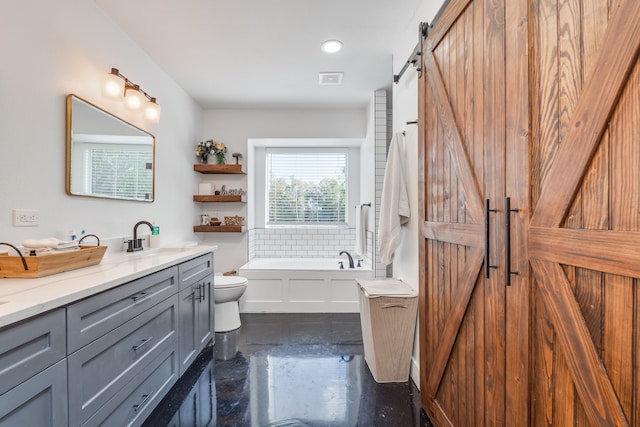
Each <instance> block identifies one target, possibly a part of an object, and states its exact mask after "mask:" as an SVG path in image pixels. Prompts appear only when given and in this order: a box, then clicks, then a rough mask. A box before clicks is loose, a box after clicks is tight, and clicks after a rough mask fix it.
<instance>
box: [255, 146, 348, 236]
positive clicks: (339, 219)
mask: <svg viewBox="0 0 640 427" xmlns="http://www.w3.org/2000/svg"><path fill="white" fill-rule="evenodd" d="M347 164H348V151H347V149H341V148H325V149H321V148H316V149H301V148H295V149H293V148H288V149H282V148H267V150H266V178H267V179H266V187H267V191H266V198H267V200H266V204H265V205H266V209H267V212H266V219H267V221H266V223H267V225H296V224H298V225H346V223H347V209H346V206H347V199H348V194H347V182H348V173H347V170H348V168H347Z"/></svg>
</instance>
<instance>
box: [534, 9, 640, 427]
mask: <svg viewBox="0 0 640 427" xmlns="http://www.w3.org/2000/svg"><path fill="white" fill-rule="evenodd" d="M530 21H531V22H530V25H531V47H532V49H531V65H532V67H531V76H530V77H531V91H532V97H531V98H532V135H531V147H532V150H531V159H532V160H531V163H532V164H531V185H532V187H531V192H532V200H533V206H534V210H533V215H532V218H531V227H530V230H529V244H528V246H529V255H530V257H531V259H530V262H531V266H532V271H533V275H534V277H535V282H534V283H533V286H532V306H533V307H534V310H533V322H532V323H533V330H534V334H533V336H532V346H531V349H532V359H531V366H532V393H531V401H532V418H531V420H532V424H533V425H539V426H542V425H544V426H547V425H553V426H573V425H592V426H625V425H640V371H639V369H640V287H639V283H638V278H639V277H640V69H639V67H638V47H639V46H640V2H639V1H638V0H562V1H561V0H539V1H534V2H532V7H531V16H530ZM534 94H535V95H534Z"/></svg>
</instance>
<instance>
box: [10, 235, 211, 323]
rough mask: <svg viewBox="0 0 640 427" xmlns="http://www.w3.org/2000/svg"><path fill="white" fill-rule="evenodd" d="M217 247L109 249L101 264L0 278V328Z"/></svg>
mask: <svg viewBox="0 0 640 427" xmlns="http://www.w3.org/2000/svg"><path fill="white" fill-rule="evenodd" d="M217 248H218V247H217V246H193V247H185V248H176V249H170V248H166V249H163V248H160V249H145V250H143V251H140V252H136V253H133V254H128V253H126V252H118V253H109V252H108V251H107V253H105V255H104V257H103V258H102V262H100V264H98V265H93V266H89V267H84V268H79V269H77V270H72V271H67V272H64V273H59V274H54V275H51V276H47V277H40V278H37V279H2V278H0V327H3V326H6V325H9V324H11V323H14V322H18V321H20V320H24V319H27V318H29V317H31V316H34V315H37V314H40V313H44V312H46V311H49V310H52V309H54V308H58V307H64V306H65V305H68V304H70V303H72V302H74V301H78V300H80V299H82V298H86V297H88V296H91V295H94V294H97V293H99V292H102V291H105V290H107V289H111V288H114V287H116V286H119V285H122V284H124V283H127V282H130V281H132V280H135V279H138V278H140V277H143V276H147V275H149V274H151V273H154V272H156V271H160V270H163V269H165V268H168V267H171V266H172V265H176V264H179V263H181V262H183V261H187V260H189V259H192V258H195V257H197V256H200V255H204V254H206V253H209V252H213V251H215V250H216V249H217Z"/></svg>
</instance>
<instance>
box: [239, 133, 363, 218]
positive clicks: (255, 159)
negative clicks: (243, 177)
mask: <svg viewBox="0 0 640 427" xmlns="http://www.w3.org/2000/svg"><path fill="white" fill-rule="evenodd" d="M364 141H365V140H364V139H362V138H249V139H248V158H247V170H248V171H249V172H248V174H249V177H248V194H247V196H248V201H249V204H248V206H247V211H248V214H249V216H248V220H247V221H248V224H249V226H250V227H252V228H256V229H266V228H271V229H277V228H280V229H311V228H315V229H323V228H324V229H341V228H353V227H355V216H354V213H355V210H353V212H351V211H352V209H354V206H355V204H354V203H356V202H357V201H358V200H360V186H361V184H360V179H361V176H360V175H361V172H360V170H361V165H360V162H361V146H362V144H363V143H364ZM266 148H286V149H296V148H340V149H347V150H348V152H349V155H348V162H349V163H348V170H349V178H348V186H349V187H348V190H347V191H348V200H347V218H348V224H347V225H342V226H336V225H327V226H321V225H269V226H267V225H266V205H265V203H266V197H265V190H266V185H265V181H266V156H265V152H266ZM352 205H353V206H352Z"/></svg>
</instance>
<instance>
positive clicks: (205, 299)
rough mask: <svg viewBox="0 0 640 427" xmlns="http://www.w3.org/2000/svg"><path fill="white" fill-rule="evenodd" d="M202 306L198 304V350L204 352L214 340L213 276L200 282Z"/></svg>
mask: <svg viewBox="0 0 640 427" xmlns="http://www.w3.org/2000/svg"><path fill="white" fill-rule="evenodd" d="M199 286H200V290H199V293H200V295H201V297H200V304H198V325H197V328H198V333H197V335H198V350H199V351H200V350H202V349H203V348H205V346H206V345H207V344H208V343H209V341H211V339H212V338H213V321H214V316H213V309H214V301H213V275H211V276H208V277H206V278H205V279H203V280H201V281H200V284H199Z"/></svg>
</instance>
